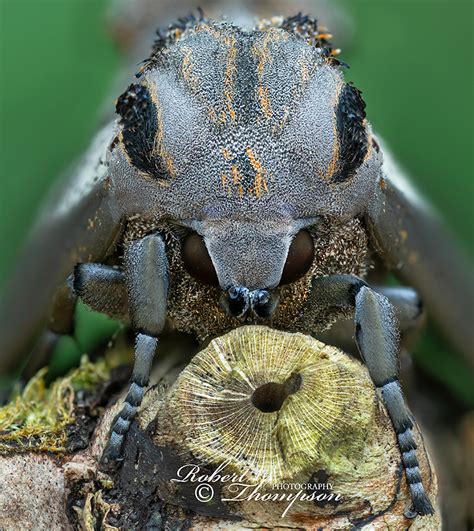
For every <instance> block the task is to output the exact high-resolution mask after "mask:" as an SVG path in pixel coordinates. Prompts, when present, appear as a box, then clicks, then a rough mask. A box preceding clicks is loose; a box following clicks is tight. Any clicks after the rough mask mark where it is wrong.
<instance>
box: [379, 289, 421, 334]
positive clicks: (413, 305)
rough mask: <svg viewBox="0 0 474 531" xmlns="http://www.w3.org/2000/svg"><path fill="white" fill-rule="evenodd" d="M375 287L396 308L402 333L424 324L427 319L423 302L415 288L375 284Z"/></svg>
mask: <svg viewBox="0 0 474 531" xmlns="http://www.w3.org/2000/svg"><path fill="white" fill-rule="evenodd" d="M373 289H374V291H376V292H377V293H380V294H382V295H384V296H385V297H387V299H388V300H389V302H390V303H391V304H392V306H393V307H394V308H395V315H396V317H397V321H398V326H399V329H400V332H401V334H402V335H404V334H405V333H406V332H408V331H412V330H414V329H418V328H420V327H421V326H422V324H423V323H424V320H425V312H424V308H423V303H422V301H421V298H420V296H419V295H418V293H417V292H416V291H415V290H414V289H413V288H409V287H407V286H393V287H392V286H390V287H386V286H374V288H373Z"/></svg>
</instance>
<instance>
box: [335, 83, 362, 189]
mask: <svg viewBox="0 0 474 531" xmlns="http://www.w3.org/2000/svg"><path fill="white" fill-rule="evenodd" d="M336 125H337V136H338V143H339V161H338V163H337V168H336V171H335V172H334V174H333V175H332V182H334V183H343V182H344V181H347V180H348V179H350V178H351V177H352V176H353V175H354V174H355V173H356V171H357V170H358V168H359V166H360V165H361V164H362V162H363V161H364V158H365V155H366V154H367V147H368V140H367V130H366V127H365V102H364V100H363V99H362V95H361V92H360V91H359V90H357V89H356V88H355V87H354V86H352V85H351V84H349V83H347V84H346V85H344V88H343V89H342V91H341V94H340V96H339V102H338V105H337V108H336Z"/></svg>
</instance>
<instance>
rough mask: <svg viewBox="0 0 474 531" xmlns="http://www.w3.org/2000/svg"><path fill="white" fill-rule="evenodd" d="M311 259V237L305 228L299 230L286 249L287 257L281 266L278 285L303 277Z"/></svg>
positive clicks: (311, 261) (312, 249)
mask: <svg viewBox="0 0 474 531" xmlns="http://www.w3.org/2000/svg"><path fill="white" fill-rule="evenodd" d="M313 259H314V241H313V238H312V236H311V234H310V233H309V232H308V231H307V230H300V231H299V232H298V234H297V235H296V236H295V237H294V238H293V241H292V242H291V245H290V248H289V249H288V257H287V258H286V263H285V267H284V268H283V273H282V275H281V280H280V285H282V284H291V283H292V282H295V281H296V280H298V279H300V278H301V277H303V276H304V275H305V274H306V273H307V272H308V271H309V268H310V267H311V264H312V263H313Z"/></svg>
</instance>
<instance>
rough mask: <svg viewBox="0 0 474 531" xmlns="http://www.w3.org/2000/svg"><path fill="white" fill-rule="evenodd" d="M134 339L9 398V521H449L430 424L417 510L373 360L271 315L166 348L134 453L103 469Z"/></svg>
mask: <svg viewBox="0 0 474 531" xmlns="http://www.w3.org/2000/svg"><path fill="white" fill-rule="evenodd" d="M132 351H133V349H132V348H131V346H130V345H127V344H126V343H125V342H124V340H122V341H120V342H119V343H118V344H116V345H114V346H113V347H111V348H109V349H108V351H107V352H106V354H105V356H104V357H103V358H101V359H100V360H98V361H96V362H95V363H91V362H90V361H88V360H87V359H86V358H84V359H83V362H82V364H81V367H80V368H78V369H75V371H73V372H72V373H71V374H69V375H68V376H67V377H65V378H62V379H59V380H58V381H56V382H54V384H53V385H52V387H51V388H50V389H46V388H45V386H44V372H41V373H40V374H39V375H37V376H36V377H35V379H33V381H32V382H30V384H29V386H28V388H27V389H26V390H25V392H24V393H23V395H22V396H20V397H17V398H16V399H15V400H14V401H12V402H11V403H10V404H8V405H7V406H6V407H4V408H2V409H0V451H1V453H2V455H1V456H0V528H1V529H61V530H62V529H86V530H92V529H109V530H111V529H246V528H249V529H250V528H262V527H265V528H274V529H278V528H292V529H328V530H329V529H331V530H332V529H354V528H362V527H366V528H369V529H388V528H390V529H407V528H411V529H440V516H439V510H438V509H437V504H436V497H437V480H436V475H435V472H434V470H433V467H432V463H431V461H430V458H429V456H428V453H427V451H426V448H425V445H424V442H423V438H422V436H421V433H420V431H419V429H418V427H415V429H414V435H415V439H416V442H417V445H418V457H419V461H420V469H421V473H422V477H423V481H424V484H425V487H426V489H427V492H428V495H429V497H430V499H431V501H432V503H433V506H435V510H436V512H435V515H434V516H425V517H420V516H416V517H415V518H409V517H408V516H410V515H409V514H408V512H409V508H410V505H411V503H410V495H409V491H408V487H407V484H406V479H405V476H404V472H403V467H402V464H401V457H400V453H399V449H398V446H397V443H396V437H395V434H394V431H393V428H392V425H391V422H390V419H389V417H388V415H387V413H386V411H385V408H384V406H383V404H382V403H381V401H380V400H379V397H378V395H377V392H376V390H375V388H374V386H373V384H372V382H371V380H370V378H369V376H368V373H367V370H366V368H365V367H364V366H363V365H362V364H361V363H359V362H358V361H357V360H355V359H353V358H351V357H349V356H348V355H346V354H345V353H344V352H342V351H340V350H338V349H336V348H334V347H331V346H328V345H325V344H323V343H321V342H319V341H317V340H316V339H313V338H311V337H308V336H304V335H302V334H290V333H286V332H281V331H275V330H272V329H269V328H267V327H263V326H245V327H241V328H239V329H237V330H234V331H231V332H229V333H228V334H226V335H224V336H221V337H218V338H215V339H214V340H213V341H211V342H210V343H209V344H208V345H207V347H205V348H204V349H203V350H201V351H200V352H198V353H197V354H196V355H195V356H194V357H193V358H192V359H191V360H189V358H190V354H191V353H192V347H191V346H190V344H189V342H188V343H184V344H180V343H179V342H177V341H176V339H173V340H172V341H171V342H169V343H168V346H164V347H163V348H162V349H161V351H160V352H159V356H158V362H157V364H156V366H155V369H154V374H153V378H152V381H153V382H155V384H154V385H153V386H152V387H151V388H150V389H149V391H148V392H147V393H146V395H145V398H144V401H143V404H142V407H141V408H140V411H139V414H138V416H137V418H136V420H135V421H134V422H133V424H132V426H131V430H130V433H129V435H128V436H127V439H126V444H125V448H124V460H123V462H122V463H121V466H119V467H117V469H115V470H114V471H104V470H103V469H101V466H100V464H99V463H100V456H101V453H102V450H103V448H104V446H105V443H106V440H107V436H108V431H109V428H110V424H111V422H112V420H113V418H114V416H115V415H116V414H117V412H118V410H119V409H120V407H121V403H120V402H121V396H123V394H124V392H125V390H126V383H125V381H126V376H127V374H126V371H125V372H124V371H123V370H122V369H120V367H121V365H122V363H123V361H124V360H125V359H127V357H129V356H130V355H131V354H132ZM114 387H115V388H117V387H121V388H122V392H121V393H120V394H119V395H118V396H117V395H115V397H114V400H113V403H111V404H108V403H107V398H108V397H110V394H111V391H112V389H113V388H114ZM28 411H29V412H30V415H29V417H28V414H27V412H28ZM55 412H57V414H55Z"/></svg>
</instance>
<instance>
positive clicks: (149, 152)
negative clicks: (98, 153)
mask: <svg viewBox="0 0 474 531" xmlns="http://www.w3.org/2000/svg"><path fill="white" fill-rule="evenodd" d="M116 111H117V113H118V114H119V115H120V116H121V117H122V119H121V120H120V124H121V125H122V127H123V129H122V139H123V144H124V146H125V150H126V151H127V153H128V156H129V157H130V160H131V161H132V163H133V165H134V166H135V167H137V168H138V169H139V170H141V171H143V172H144V173H147V174H148V175H151V176H152V177H155V178H158V179H166V178H167V174H166V171H165V168H164V165H163V163H162V161H161V159H160V157H159V155H158V154H157V153H155V150H154V146H155V138H156V134H157V130H158V122H157V110H156V106H155V104H154V103H153V101H152V99H151V96H150V93H149V91H148V89H147V88H146V87H144V86H143V85H130V86H129V87H128V89H127V90H126V91H125V92H124V93H123V94H122V95H121V96H120V97H119V99H118V100H117V105H116Z"/></svg>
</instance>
